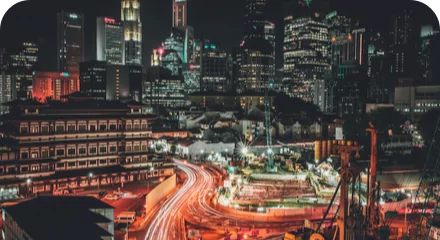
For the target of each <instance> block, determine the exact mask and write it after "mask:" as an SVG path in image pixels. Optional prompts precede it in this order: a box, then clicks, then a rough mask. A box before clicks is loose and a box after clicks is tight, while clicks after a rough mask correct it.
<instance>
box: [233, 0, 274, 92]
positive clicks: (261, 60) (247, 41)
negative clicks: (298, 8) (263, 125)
mask: <svg viewBox="0 0 440 240" xmlns="http://www.w3.org/2000/svg"><path fill="white" fill-rule="evenodd" d="M265 6H266V0H246V5H245V8H246V13H245V15H244V39H243V42H242V43H241V45H240V46H241V53H240V60H241V63H240V70H239V77H238V81H237V87H238V89H237V91H239V92H245V91H250V90H251V91H257V92H264V91H265V89H266V88H267V87H268V86H269V82H270V81H271V80H272V77H273V73H274V64H273V62H274V56H273V47H272V45H271V43H270V42H269V41H268V40H266V39H265V33H264V25H265V20H264V12H263V11H264V8H265Z"/></svg>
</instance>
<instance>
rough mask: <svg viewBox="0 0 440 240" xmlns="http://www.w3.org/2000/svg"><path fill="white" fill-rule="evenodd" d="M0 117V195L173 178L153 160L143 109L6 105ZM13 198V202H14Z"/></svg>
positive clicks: (168, 167) (96, 104) (166, 165)
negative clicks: (6, 109) (163, 177)
mask: <svg viewBox="0 0 440 240" xmlns="http://www.w3.org/2000/svg"><path fill="white" fill-rule="evenodd" d="M11 106H12V108H11V109H14V111H11V112H10V113H9V114H7V115H3V116H2V117H1V121H2V126H3V127H2V129H1V134H2V136H4V138H5V139H7V141H2V148H1V150H0V153H1V154H0V160H1V161H2V165H1V166H0V169H1V171H0V179H1V181H0V185H1V188H2V189H4V190H5V191H4V192H3V191H2V194H7V193H8V194H9V193H10V194H12V192H15V194H23V195H26V194H32V193H36V192H53V191H58V190H63V189H66V190H72V189H76V188H84V187H97V186H104V185H112V184H118V183H121V182H133V181H137V180H143V179H147V178H149V177H158V176H161V177H162V176H170V175H172V174H174V166H173V163H172V162H169V161H165V159H164V158H161V157H157V156H156V157H155V155H154V152H152V151H151V149H152V147H151V145H152V144H153V141H154V139H152V131H151V128H150V127H149V125H150V122H151V121H153V120H155V119H156V117H155V116H153V115H148V114H145V113H143V111H142V109H143V108H144V107H145V106H144V105H142V104H139V103H135V102H131V103H127V104H123V103H120V102H115V101H90V100H87V101H81V100H77V101H73V100H70V99H69V102H68V103H60V102H52V103H50V104H41V103H38V102H36V101H33V100H27V101H20V102H13V103H11ZM17 190H18V193H17ZM16 197H18V196H16Z"/></svg>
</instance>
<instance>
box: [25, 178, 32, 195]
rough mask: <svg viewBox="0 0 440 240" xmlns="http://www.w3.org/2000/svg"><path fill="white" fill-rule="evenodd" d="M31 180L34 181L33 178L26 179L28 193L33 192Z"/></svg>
mask: <svg viewBox="0 0 440 240" xmlns="http://www.w3.org/2000/svg"><path fill="white" fill-rule="evenodd" d="M31 182H32V180H31V179H30V178H28V179H27V180H26V184H27V190H28V194H29V193H30V192H31V187H30V184H31Z"/></svg>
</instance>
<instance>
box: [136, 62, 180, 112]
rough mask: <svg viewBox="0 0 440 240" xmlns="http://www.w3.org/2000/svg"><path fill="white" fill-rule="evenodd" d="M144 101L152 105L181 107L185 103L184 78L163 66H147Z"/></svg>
mask: <svg viewBox="0 0 440 240" xmlns="http://www.w3.org/2000/svg"><path fill="white" fill-rule="evenodd" d="M143 99H144V102H145V103H147V104H150V105H151V106H155V107H158V106H164V107H181V106H184V105H185V91H184V79H183V77H181V76H174V75H173V74H172V72H171V71H170V70H169V69H166V68H163V67H150V68H147V71H146V78H145V82H144V95H143Z"/></svg>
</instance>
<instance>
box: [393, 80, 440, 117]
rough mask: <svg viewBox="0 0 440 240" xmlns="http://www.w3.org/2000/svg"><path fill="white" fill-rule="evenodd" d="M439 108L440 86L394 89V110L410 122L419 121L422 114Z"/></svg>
mask: <svg viewBox="0 0 440 240" xmlns="http://www.w3.org/2000/svg"><path fill="white" fill-rule="evenodd" d="M439 107H440V86H438V85H425V86H407V87H396V89H395V91H394V108H395V109H396V111H399V112H401V113H402V114H403V115H405V116H408V117H409V118H410V119H411V120H412V121H418V120H420V117H421V115H423V113H426V112H428V111H429V110H431V109H438V108H439Z"/></svg>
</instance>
